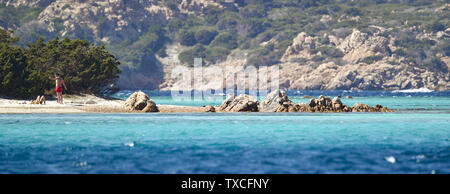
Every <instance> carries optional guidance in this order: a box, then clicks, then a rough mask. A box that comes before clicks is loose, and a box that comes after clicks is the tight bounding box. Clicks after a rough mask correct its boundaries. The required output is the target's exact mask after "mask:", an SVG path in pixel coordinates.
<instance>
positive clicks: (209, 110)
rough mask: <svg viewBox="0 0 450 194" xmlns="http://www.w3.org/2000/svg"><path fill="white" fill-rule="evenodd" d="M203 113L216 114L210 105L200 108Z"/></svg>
mask: <svg viewBox="0 0 450 194" xmlns="http://www.w3.org/2000/svg"><path fill="white" fill-rule="evenodd" d="M202 110H203V112H216V108H214V106H211V105H207V106H203V107H202Z"/></svg>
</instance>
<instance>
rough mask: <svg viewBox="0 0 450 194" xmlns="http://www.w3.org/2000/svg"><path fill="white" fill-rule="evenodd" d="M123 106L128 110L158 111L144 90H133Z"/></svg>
mask: <svg viewBox="0 0 450 194" xmlns="http://www.w3.org/2000/svg"><path fill="white" fill-rule="evenodd" d="M124 107H125V108H126V109H127V110H129V111H142V112H159V110H158V107H157V106H156V103H155V102H153V100H151V99H150V97H148V96H147V95H146V94H145V93H144V92H141V91H139V92H135V93H133V94H131V96H130V97H128V99H127V100H126V101H125V103H124Z"/></svg>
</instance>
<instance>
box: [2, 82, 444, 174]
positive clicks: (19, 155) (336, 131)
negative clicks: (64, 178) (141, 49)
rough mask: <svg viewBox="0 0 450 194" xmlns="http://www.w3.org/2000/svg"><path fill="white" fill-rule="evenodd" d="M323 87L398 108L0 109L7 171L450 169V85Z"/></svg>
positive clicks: (166, 99) (161, 98)
mask: <svg viewBox="0 0 450 194" xmlns="http://www.w3.org/2000/svg"><path fill="white" fill-rule="evenodd" d="M146 92H147V93H148V94H150V96H151V98H152V99H154V100H155V101H156V103H157V104H179V105H207V104H217V103H218V104H220V102H214V101H195V102H193V101H184V102H175V101H173V100H172V99H171V98H170V93H167V92H155V91H146ZM129 94H131V91H120V92H118V93H116V94H114V95H113V96H114V97H119V98H126V97H127V95H129ZM319 94H325V95H329V96H335V95H343V96H345V95H351V96H353V98H352V99H343V102H344V103H346V104H348V105H353V103H355V102H362V103H366V104H369V105H375V104H382V105H384V106H387V107H389V108H394V109H395V110H396V112H394V113H186V114H163V113H149V114H3V115H1V114H0V173H425V174H429V173H450V91H443V92H417V93H404V92H367V91H288V95H289V96H290V97H291V99H293V100H294V101H297V102H300V101H304V102H306V101H308V100H307V99H302V98H301V96H303V95H311V96H318V95H319Z"/></svg>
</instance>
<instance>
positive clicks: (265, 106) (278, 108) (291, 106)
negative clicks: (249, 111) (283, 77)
mask: <svg viewBox="0 0 450 194" xmlns="http://www.w3.org/2000/svg"><path fill="white" fill-rule="evenodd" d="M298 109H299V105H297V104H295V103H294V102H292V101H291V100H289V98H288V96H287V95H286V92H284V91H281V90H275V91H272V92H271V93H270V94H269V95H267V100H264V101H262V102H261V106H260V108H259V111H260V112H297V111H298Z"/></svg>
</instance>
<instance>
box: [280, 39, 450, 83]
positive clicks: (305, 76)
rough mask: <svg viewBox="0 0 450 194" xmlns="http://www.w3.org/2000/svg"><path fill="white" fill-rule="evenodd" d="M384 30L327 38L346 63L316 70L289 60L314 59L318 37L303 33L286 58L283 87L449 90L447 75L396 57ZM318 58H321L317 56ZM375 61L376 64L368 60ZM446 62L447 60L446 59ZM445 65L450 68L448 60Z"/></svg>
mask: <svg viewBox="0 0 450 194" xmlns="http://www.w3.org/2000/svg"><path fill="white" fill-rule="evenodd" d="M380 33H382V31H381V30H379V31H377V32H376V33H374V34H373V35H369V34H367V33H362V32H360V31H358V30H354V31H353V32H352V33H351V34H350V35H348V36H347V37H346V38H345V39H343V40H336V38H335V37H333V36H330V37H328V38H329V39H330V40H332V41H330V43H329V45H328V46H330V47H335V48H337V49H339V50H340V51H341V52H342V53H343V57H342V59H343V60H344V62H345V64H343V65H337V64H336V63H335V62H327V63H322V64H319V65H318V66H317V67H316V68H314V67H313V66H311V65H304V64H300V63H295V62H289V59H291V60H292V59H295V58H306V59H310V58H311V56H312V55H311V54H310V53H311V43H310V42H312V40H316V39H317V37H309V36H306V34H305V33H303V32H302V33H300V34H299V35H298V36H297V37H296V38H295V39H294V40H293V44H292V46H290V47H288V49H287V51H286V53H285V54H284V55H283V59H284V60H285V63H282V64H281V66H282V76H281V83H282V86H283V87H285V88H289V89H322V90H335V89H343V90H344V89H363V90H398V89H407V88H422V87H426V88H430V89H436V90H446V89H448V88H449V87H450V83H449V81H450V74H449V73H448V72H440V71H430V70H428V69H426V68H424V67H421V66H420V65H417V64H413V63H408V62H407V61H406V60H405V58H404V57H401V56H397V55H396V54H393V50H395V49H396V48H395V47H394V46H393V45H392V43H393V42H395V38H393V37H389V38H386V37H383V36H380ZM444 33H445V32H444ZM316 55H320V53H317V54H316ZM368 58H375V59H377V60H375V61H373V62H367V61H365V59H368ZM443 61H445V59H443ZM446 65H447V66H448V67H450V64H449V63H448V61H446Z"/></svg>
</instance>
